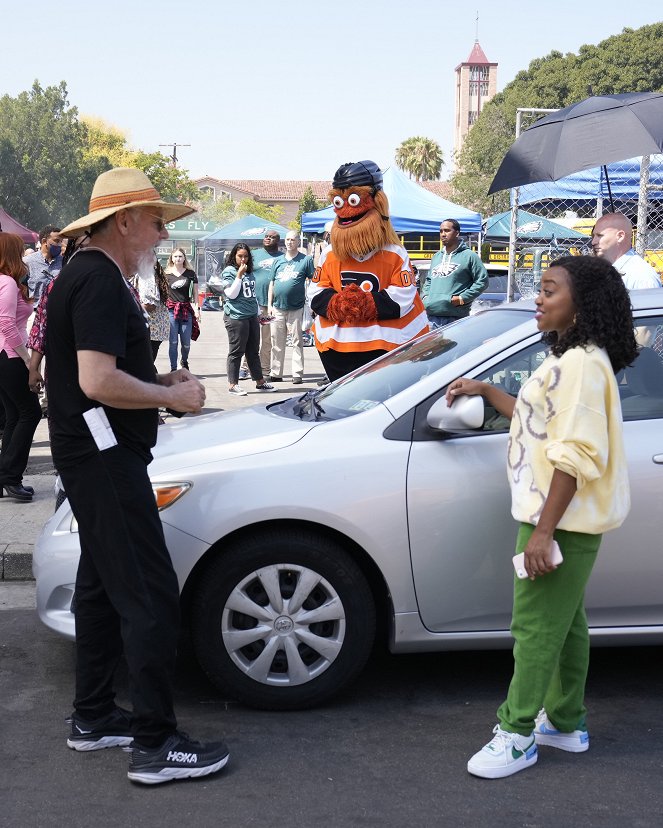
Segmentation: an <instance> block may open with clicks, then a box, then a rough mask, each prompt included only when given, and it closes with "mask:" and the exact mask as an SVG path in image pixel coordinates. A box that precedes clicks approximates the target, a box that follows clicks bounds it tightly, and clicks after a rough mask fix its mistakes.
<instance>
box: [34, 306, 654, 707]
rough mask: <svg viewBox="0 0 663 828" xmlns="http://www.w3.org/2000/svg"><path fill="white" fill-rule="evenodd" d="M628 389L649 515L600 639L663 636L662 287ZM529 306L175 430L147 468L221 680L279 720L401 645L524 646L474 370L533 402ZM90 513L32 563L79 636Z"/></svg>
mask: <svg viewBox="0 0 663 828" xmlns="http://www.w3.org/2000/svg"><path fill="white" fill-rule="evenodd" d="M633 302H634V307H635V315H636V317H637V325H638V335H639V338H640V340H641V342H643V344H645V346H646V347H645V348H644V349H643V352H642V355H641V356H640V358H639V359H638V360H637V361H636V363H635V365H634V367H633V368H629V369H626V371H625V372H623V374H622V375H621V376H620V377H619V383H620V393H621V395H622V406H623V413H624V420H625V423H624V432H625V439H626V447H627V454H628V458H629V472H630V479H631V487H632V501H633V506H632V510H631V513H630V515H629V517H628V519H627V520H626V522H625V523H624V525H623V526H622V527H621V528H620V529H619V530H617V531H614V532H611V533H609V534H608V535H607V536H606V537H605V539H604V542H603V545H602V547H601V552H600V556H599V561H598V563H597V566H596V568H595V571H594V573H593V576H592V579H591V582H590V587H589V590H588V594H587V609H588V616H589V622H590V627H591V634H592V636H593V640H594V642H595V643H605V644H626V643H633V644H643V643H652V644H654V643H657V644H658V643H661V642H663V556H662V555H661V551H660V550H661V529H662V527H663V524H662V522H661V506H662V504H663V423H662V422H661V420H662V419H663V362H662V361H661V360H662V358H661V356H660V354H659V352H658V351H657V350H656V349H657V348H658V342H659V340H660V339H663V336H662V334H663V291H662V290H659V291H656V290H652V291H637V292H635V293H634V294H633ZM545 355H546V348H545V346H544V345H543V344H542V343H541V336H540V334H539V333H538V332H537V329H536V324H535V322H534V318H533V304H532V303H527V302H519V303H516V304H513V305H501V306H498V307H496V308H494V309H491V310H488V311H485V312H483V313H480V314H477V315H476V316H471V317H468V318H467V319H463V320H460V321H459V322H457V323H454V324H453V325H450V326H448V327H447V328H445V329H443V330H440V331H437V332H434V333H432V334H429V335H428V336H426V337H422V338H421V339H418V340H416V341H414V342H411V343H408V344H407V345H405V346H403V347H401V348H399V349H398V350H396V351H393V352H391V353H390V354H388V355H386V356H384V357H382V358H380V359H378V360H376V361H375V362H373V363H371V364H370V365H367V366H365V367H364V368H362V369H359V370H358V371H356V372H354V373H353V374H350V375H348V376H347V377H345V378H343V379H342V380H339V381H337V382H335V383H333V384H332V385H330V386H328V387H326V388H324V389H322V390H316V391H310V392H308V393H306V394H304V395H302V396H299V397H293V398H291V399H288V400H285V401H281V402H274V403H271V404H267V405H264V404H263V405H256V406H253V407H252V408H246V409H243V410H239V411H230V412H224V413H219V414H210V415H205V416H202V417H199V418H196V419H195V420H191V421H181V422H179V423H176V424H173V425H169V426H164V427H162V428H160V430H159V443H158V446H157V448H156V450H155V458H154V461H153V463H152V464H151V466H150V476H151V480H152V485H153V487H154V491H155V495H156V497H157V502H158V504H159V506H160V509H161V519H162V521H163V526H164V531H165V535H166V540H167V543H168V548H169V550H170V553H171V556H172V559H173V563H174V566H175V570H176V572H177V575H178V577H179V581H180V586H181V593H182V607H183V614H184V618H185V620H186V622H187V626H188V628H189V630H190V635H191V641H192V644H193V647H194V649H195V653H196V655H197V658H198V660H199V662H200V664H201V665H202V667H203V668H204V670H205V671H206V672H207V674H208V675H209V676H210V678H211V679H212V681H213V682H215V683H216V684H217V685H218V686H219V687H222V688H223V689H224V691H225V692H229V693H231V694H232V695H234V696H235V697H236V698H237V699H239V700H240V701H242V702H244V703H246V704H249V705H253V706H257V707H263V708H271V709H282V710H286V709H295V708H301V707H307V706H311V705H315V704H319V703H321V702H323V701H325V700H326V699H328V698H330V697H331V696H332V695H333V694H334V693H337V692H338V691H339V690H340V689H341V688H343V687H344V686H346V685H347V684H348V683H349V682H350V681H351V680H352V679H354V678H355V677H356V676H357V674H358V673H359V672H360V670H361V669H362V667H363V665H364V663H365V662H366V659H367V658H368V656H369V653H370V651H371V648H372V647H373V645H374V643H375V641H376V638H381V639H383V640H387V642H388V644H389V647H390V648H391V650H392V651H393V652H397V653H403V652H420V651H431V650H448V649H461V648H462V649H487V648H496V647H510V646H511V637H510V634H509V623H510V616H511V602H512V592H513V577H514V573H513V568H512V566H511V556H512V554H513V548H514V542H515V535H516V524H515V522H514V521H513V520H512V518H511V516H510V502H509V491H508V485H507V480H506V471H505V458H506V441H507V432H508V423H507V422H506V421H505V420H504V418H503V417H501V416H500V415H498V413H497V412H496V411H494V410H492V409H491V408H489V407H487V406H485V405H484V403H483V401H482V400H481V399H480V398H478V397H476V398H471V399H467V400H466V403H465V404H464V405H456V406H454V407H453V408H452V409H450V410H449V409H447V406H446V403H445V401H444V393H445V389H446V387H447V385H448V383H449V382H451V381H452V380H453V379H455V378H456V377H457V376H459V375H461V374H463V375H466V376H472V377H477V378H480V379H483V380H485V381H487V382H491V383H494V384H496V385H499V386H500V387H501V388H503V389H505V390H506V391H508V392H509V393H511V394H514V395H515V394H516V393H517V392H518V389H519V387H520V384H521V383H522V382H523V380H524V379H525V378H527V377H528V376H529V375H530V374H531V372H533V371H534V370H535V369H536V368H537V366H538V365H539V364H540V363H541V361H542V360H543V359H544V358H545ZM78 554H79V549H78V539H77V533H76V522H75V519H74V518H73V515H72V514H71V511H70V510H69V507H68V504H67V502H66V501H65V503H63V504H62V505H61V506H60V508H59V509H58V511H57V512H56V513H55V515H54V516H53V517H52V518H51V520H50V521H49V522H48V523H47V524H46V526H45V527H44V529H43V532H42V534H41V537H40V539H39V542H38V545H37V549H36V552H35V557H34V573H35V577H36V579H37V603H38V610H39V614H40V616H41V619H42V620H43V622H44V623H45V624H46V625H47V626H49V627H51V628H52V629H54V630H57V631H58V632H59V633H61V634H63V635H65V636H68V637H70V638H73V636H74V616H73V614H72V612H71V603H72V598H73V596H74V582H75V577H76V566H77V559H78Z"/></svg>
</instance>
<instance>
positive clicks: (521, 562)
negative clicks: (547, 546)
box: [512, 540, 564, 579]
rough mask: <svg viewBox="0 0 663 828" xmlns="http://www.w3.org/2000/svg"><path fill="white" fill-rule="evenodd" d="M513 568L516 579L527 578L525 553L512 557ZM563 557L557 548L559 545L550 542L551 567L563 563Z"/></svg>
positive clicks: (555, 542)
mask: <svg viewBox="0 0 663 828" xmlns="http://www.w3.org/2000/svg"><path fill="white" fill-rule="evenodd" d="M512 560H513V568H514V569H515V570H516V577H518V578H521V579H522V578H527V570H526V569H525V553H524V552H520V553H519V554H518V555H514V556H513V558H512ZM563 561H564V557H563V556H562V550H561V549H560V548H559V544H558V543H557V541H556V540H554V541H553V542H552V563H553V566H559V565H560V564H561V563H563Z"/></svg>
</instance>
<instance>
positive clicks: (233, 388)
mask: <svg viewBox="0 0 663 828" xmlns="http://www.w3.org/2000/svg"><path fill="white" fill-rule="evenodd" d="M221 286H222V289H223V296H224V300H223V313H224V320H223V321H224V323H225V326H226V330H227V331H228V369H227V371H228V385H229V389H228V390H229V392H230V393H231V394H233V395H235V396H238V397H245V396H246V391H244V390H243V389H242V388H241V386H240V385H239V366H240V362H241V361H242V354H244V353H246V362H247V364H248V366H249V371H250V372H251V378H252V379H253V380H254V381H255V383H256V388H257V390H258V391H273V390H274V386H273V385H269V384H268V383H266V382H265V379H264V377H263V374H262V367H261V365H260V354H259V347H260V324H259V323H258V302H257V300H256V280H255V277H254V275H253V258H252V257H251V251H250V250H249V248H248V246H247V245H246V244H244V243H243V242H239V243H238V244H236V245H235V246H234V247H233V249H232V250H231V251H230V255H229V256H228V265H227V266H226V267H225V268H224V270H223V273H222V274H221Z"/></svg>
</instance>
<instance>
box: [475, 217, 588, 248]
mask: <svg viewBox="0 0 663 828" xmlns="http://www.w3.org/2000/svg"><path fill="white" fill-rule="evenodd" d="M510 232H511V210H507V211H506V212H505V213H498V214H497V215H495V216H490V218H487V219H486V221H485V222H484V230H483V233H484V240H485V241H506V242H508V241H509V236H510ZM516 239H517V240H518V241H532V242H538V243H541V242H544V241H553V242H554V241H561V240H562V239H582V240H583V241H584V242H586V241H587V236H586V235H584V234H583V233H579V232H578V231H577V230H572V229H571V228H570V227H565V226H564V225H563V224H558V223H557V222H555V221H550V220H549V219H546V218H543V217H542V216H535V215H534V213H528V212H527V211H526V210H518V218H517V221H516Z"/></svg>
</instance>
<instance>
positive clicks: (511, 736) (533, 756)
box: [467, 724, 537, 779]
mask: <svg viewBox="0 0 663 828" xmlns="http://www.w3.org/2000/svg"><path fill="white" fill-rule="evenodd" d="M493 733H494V734H495V736H494V737H493V739H492V740H491V741H490V742H488V744H487V745H484V747H482V748H481V750H480V751H479V752H478V753H475V754H474V756H473V757H472V758H471V759H470V761H469V762H468V763H467V770H468V772H469V773H471V774H473V775H474V776H481V777H483V778H484V779H502V778H503V777H505V776H511V774H512V773H518V771H521V770H525V768H528V767H529V766H530V765H534V764H536V760H537V751H536V742H535V741H534V734H533V733H530V735H529V736H521V735H520V734H519V733H509V731H508V730H502V728H501V727H500V726H499V725H498V724H497V725H495V727H494V728H493Z"/></svg>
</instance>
